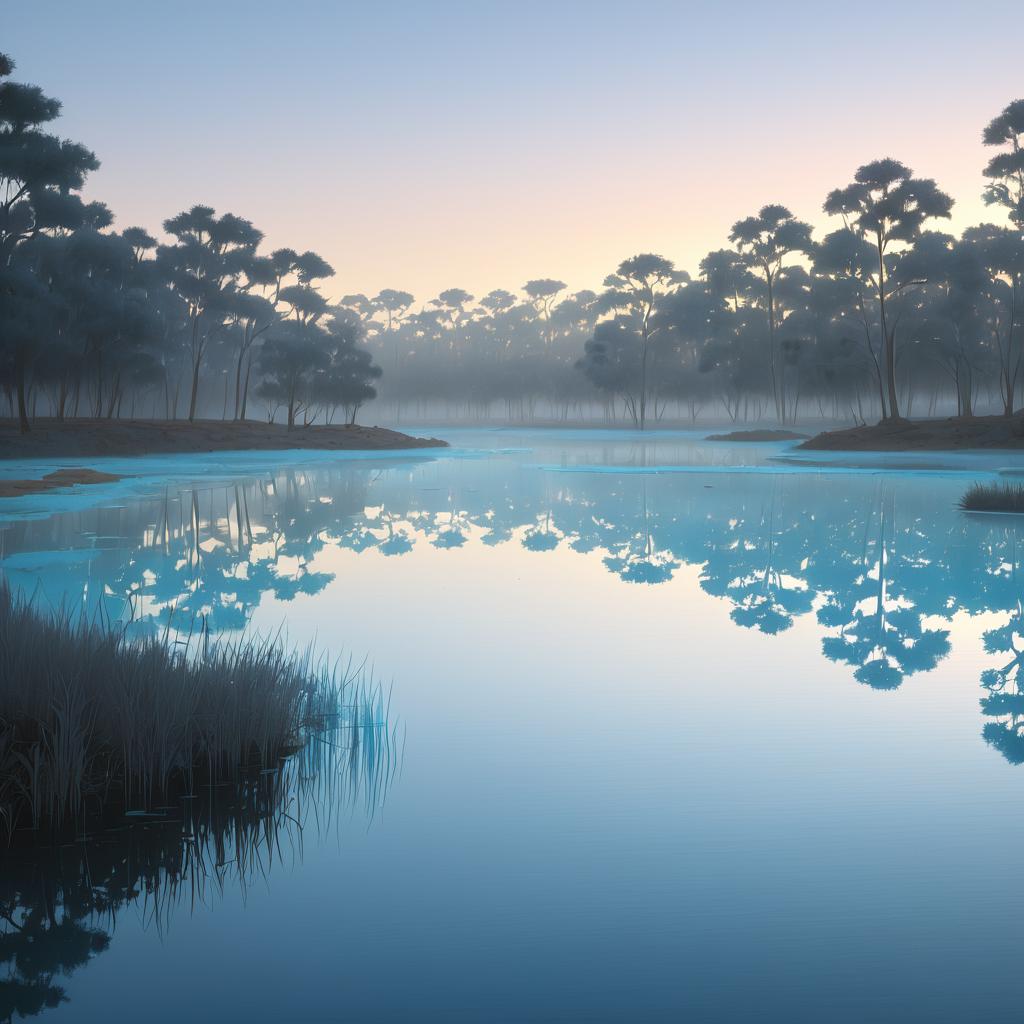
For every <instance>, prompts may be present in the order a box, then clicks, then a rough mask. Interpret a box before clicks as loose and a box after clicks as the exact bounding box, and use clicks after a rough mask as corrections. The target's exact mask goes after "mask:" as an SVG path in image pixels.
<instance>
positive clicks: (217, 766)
mask: <svg viewBox="0 0 1024 1024" xmlns="http://www.w3.org/2000/svg"><path fill="white" fill-rule="evenodd" d="M358 689H359V687H357V686H356V687H354V686H353V685H352V679H351V678H350V677H349V676H348V675H345V674H343V675H342V676H341V677H340V678H339V676H338V674H337V673H336V671H335V670H334V669H332V668H331V667H330V666H329V665H327V664H326V663H324V662H323V661H316V660H315V659H314V658H313V656H312V654H311V652H310V651H306V652H305V653H301V652H300V653H288V652H287V651H285V650H284V649H282V647H281V645H280V644H279V643H277V642H275V641H271V640H262V639H258V638H254V637H243V638H241V639H239V640H235V641H231V642H217V643H213V642H210V639H209V637H208V636H207V635H206V634H203V633H201V634H198V635H196V636H193V637H192V638H191V639H188V640H185V641H181V640H179V641H174V642H172V641H171V640H170V638H168V637H165V638H163V639H145V640H142V641H141V642H140V641H130V640H128V639H127V638H126V637H125V635H124V633H123V632H122V631H120V630H117V629H114V628H112V627H111V626H110V625H109V624H108V623H105V622H102V621H99V620H89V619H88V618H87V617H85V616H83V615H81V614H77V615H76V614H73V613H71V612H69V611H67V610H66V609H61V610H58V611H50V612H47V611H40V610H38V609H37V608H35V607H33V606H30V604H29V603H28V602H27V601H26V600H25V599H23V598H16V597H14V596H13V595H12V594H11V592H10V590H9V589H8V588H7V587H6V586H5V585H3V584H0V837H3V836H4V835H5V834H6V835H7V836H8V837H10V836H11V835H12V834H13V833H14V832H15V830H18V829H32V830H35V831H36V832H38V833H42V834H51V833H52V834H54V835H61V834H63V833H65V832H67V831H68V830H70V829H76V830H81V829H82V828H83V827H86V822H87V819H95V818H97V817H101V816H103V815H104V814H105V813H106V812H107V811H108V810H109V809H110V808H111V807H116V808H118V810H119V812H120V813H122V814H127V815H133V814H139V813H146V812H149V811H150V810H152V809H153V808H154V807H159V806H161V805H166V804H168V803H170V802H172V801H173V800H175V799H177V798H180V797H181V796H182V795H183V794H188V793H192V792H194V791H195V790H196V789H197V787H199V786H202V785H225V784H236V785H237V784H238V783H240V782H241V781H242V780H243V779H244V778H246V777H248V776H250V775H252V774H253V773H258V772H260V771H266V770H271V769H275V768H277V767H278V766H279V765H280V763H281V760H282V759H283V758H285V757H287V756H288V755H290V754H292V753H294V752H295V751H296V750H298V749H300V748H302V747H303V745H304V744H305V743H306V741H307V739H308V738H309V736H310V735H311V734H312V732H314V731H315V730H318V729H323V728H325V727H326V726H329V725H331V724H332V723H334V722H337V721H338V719H339V717H345V718H347V717H348V716H349V710H348V709H349V708H351V707H353V705H352V703H351V696H352V693H353V691H354V690H358ZM357 696H358V697H359V699H362V698H363V697H364V696H365V693H361V694H358V695H357ZM346 701H350V702H349V703H345V702H346Z"/></svg>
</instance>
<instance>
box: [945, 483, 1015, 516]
mask: <svg viewBox="0 0 1024 1024" xmlns="http://www.w3.org/2000/svg"><path fill="white" fill-rule="evenodd" d="M958 507H959V508H961V509H963V511H964V512H1024V484H972V485H971V486H970V487H969V488H968V489H967V491H966V493H965V494H964V496H963V497H962V498H961V499H960V504H959V506H958Z"/></svg>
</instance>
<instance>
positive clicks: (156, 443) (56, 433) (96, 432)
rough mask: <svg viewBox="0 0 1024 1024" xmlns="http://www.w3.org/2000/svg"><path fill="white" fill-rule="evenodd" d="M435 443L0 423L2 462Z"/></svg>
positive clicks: (431, 443) (371, 435)
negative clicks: (23, 428) (21, 428)
mask: <svg viewBox="0 0 1024 1024" xmlns="http://www.w3.org/2000/svg"><path fill="white" fill-rule="evenodd" d="M446 446H447V445H446V442H444V441H438V440H436V439H435V438H432V437H431V438H424V437H410V436H409V435H408V434H401V433H399V432H398V431H397V430H387V429H385V428H384V427H345V426H336V427H319V426H318V427H296V428H295V429H294V430H288V429H287V427H284V426H282V425H280V424H271V423H257V422H253V421H246V422H244V423H225V422H222V421H220V420H197V421H196V422H195V423H187V422H182V421H167V420H87V419H76V420H65V421H63V422H61V421H60V420H47V419H42V420H36V421H34V422H33V424H32V430H31V431H30V432H29V433H27V434H20V433H19V432H18V424H17V423H16V422H14V421H12V420H0V458H2V459H32V458H49V457H53V458H65V457H69V456H83V457H84V456H90V457H95V456H101V455H157V454H169V453H173V452H218V451H246V450H258V451H282V450H289V449H296V448H310V449H317V450H324V449H326V450H332V451H335V450H336V451H355V450H370V451H385V450H395V449H400V448H443V447H446Z"/></svg>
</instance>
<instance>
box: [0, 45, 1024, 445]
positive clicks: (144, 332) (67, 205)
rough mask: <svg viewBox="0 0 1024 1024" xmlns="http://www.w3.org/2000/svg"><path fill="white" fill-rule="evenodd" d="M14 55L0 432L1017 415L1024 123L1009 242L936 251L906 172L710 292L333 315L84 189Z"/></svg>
mask: <svg viewBox="0 0 1024 1024" xmlns="http://www.w3.org/2000/svg"><path fill="white" fill-rule="evenodd" d="M13 71H14V62H13V61H12V60H11V59H10V58H8V57H6V56H4V55H2V54H0V387H2V388H3V400H4V401H5V402H6V404H7V406H8V407H9V414H10V415H11V416H12V417H16V418H18V419H19V421H20V423H21V428H22V430H25V431H27V430H30V429H31V425H32V421H33V419H34V418H36V417H57V418H61V419H64V418H69V417H106V418H116V417H127V418H164V417H166V418H168V419H179V418H181V419H184V418H187V419H189V420H192V419H195V418H197V417H199V416H203V417H207V418H209V417H218V418H220V417H222V418H225V419H244V418H250V419H265V420H269V421H275V422H286V423H287V424H288V426H289V427H293V426H302V425H304V424H309V423H313V422H319V423H338V422H354V421H355V417H356V415H357V412H358V410H359V409H360V408H361V407H362V406H363V405H364V404H365V403H366V402H368V401H370V400H371V399H377V401H378V403H380V405H381V406H382V408H381V409H380V413H381V415H382V416H385V417H388V416H390V417H391V418H395V419H403V418H405V419H408V418H420V419H425V418H426V419H429V418H461V419H471V420H474V421H476V420H489V419H500V420H506V421H536V420H540V419H544V420H558V421H565V422H578V421H582V420H595V419H597V420H603V421H607V422H614V423H620V424H635V425H636V426H638V427H641V428H643V427H650V426H652V425H654V424H657V423H660V422H668V421H673V422H677V421H679V420H680V419H682V420H686V421H691V422H693V421H696V420H697V418H698V417H702V416H703V417H705V418H712V419H729V420H733V421H740V422H751V421H760V420H768V421H772V422H777V423H794V422H796V421H797V420H798V419H799V418H800V417H819V418H821V419H830V420H837V421H851V420H852V421H855V422H866V421H867V420H870V419H876V418H879V417H880V418H883V419H890V418H898V417H901V416H912V415H934V414H936V413H937V412H940V411H943V412H949V413H953V412H955V414H956V415H958V416H971V415H975V414H977V413H978V412H979V411H983V412H997V413H1000V414H1005V415H1011V414H1012V413H1013V412H1014V411H1015V409H1016V407H1017V404H1018V403H1019V401H1020V392H1021V387H1022V382H1021V373H1020V370H1021V357H1022V343H1024V297H1022V278H1024V149H1022V140H1024V100H1016V101H1014V102H1012V103H1010V104H1009V105H1008V106H1007V107H1006V108H1005V109H1004V110H1003V111H1002V113H1000V114H999V115H998V116H996V117H995V118H994V119H993V120H992V121H991V122H990V123H989V124H988V126H987V127H986V128H985V129H984V133H983V140H984V142H985V144H986V145H987V146H990V147H992V157H991V159H990V160H989V162H988V164H987V165H986V166H985V167H984V168H983V169H981V171H982V174H983V175H984V182H985V183H984V193H983V194H984V198H985V201H986V202H987V203H988V204H990V205H991V206H993V207H994V208H995V209H996V212H997V213H998V215H999V216H998V219H1000V220H1002V221H1003V222H1004V224H1003V225H997V224H992V223H986V224H980V225H977V226H975V227H971V228H968V229H967V230H965V231H964V232H963V234H962V236H960V237H959V238H957V237H955V236H954V235H951V234H948V233H946V232H943V231H942V230H941V227H942V223H943V221H944V220H945V219H948V218H949V216H950V211H951V209H952V206H953V200H952V199H951V198H950V197H949V196H948V195H947V194H946V193H944V192H943V191H942V190H941V189H940V188H939V187H938V185H937V184H936V183H935V182H934V181H933V180H931V179H929V178H919V177H916V176H915V175H914V173H913V172H912V171H911V170H910V168H908V167H906V166H905V165H904V164H902V163H900V162H899V161H897V160H894V159H890V158H885V159H880V160H875V161H872V162H870V163H867V164H865V165H864V166H862V167H861V168H859V169H858V170H857V171H856V173H855V174H854V175H853V177H852V180H851V181H850V182H849V183H848V184H844V185H842V186H841V187H838V188H835V189H834V190H832V191H829V192H828V193H827V194H826V196H825V198H824V203H823V212H824V213H825V214H827V215H828V216H829V217H830V218H831V220H832V222H833V225H834V227H833V230H831V231H829V232H828V233H827V234H824V235H823V236H822V237H820V238H816V237H815V234H814V231H813V230H812V227H811V225H810V224H809V223H806V222H804V221H801V220H798V219H797V217H796V216H795V215H794V214H793V213H791V212H790V210H788V209H787V208H786V207H785V206H781V205H768V206H765V207H763V208H762V209H761V210H759V211H758V212H757V213H755V214H753V215H751V216H746V217H743V218H742V219H740V220H737V221H736V223H735V224H734V225H733V227H732V230H731V232H730V234H729V238H728V242H729V245H728V246H727V247H725V248H722V249H719V250H716V251H714V252H711V253H708V255H707V256H705V257H704V259H703V260H701V262H700V265H699V267H698V268H697V270H696V273H695V274H691V273H688V272H687V271H684V270H679V269H677V268H676V267H675V265H674V264H673V262H672V261H671V260H670V259H668V258H666V257H664V256H660V255H655V254H642V255H637V256H633V257H631V258H629V259H625V260H623V262H622V263H621V264H619V266H618V267H617V268H616V269H615V271H614V273H611V274H610V275H609V276H608V277H607V278H605V280H604V282H603V284H602V287H601V290H599V291H590V290H584V291H579V292H575V293H570V292H569V291H568V289H567V287H566V285H565V284H564V283H563V282H562V281H559V280H557V279H554V278H537V279H534V280H530V281H527V282H526V283H525V284H523V285H522V287H521V288H520V289H518V290H517V291H506V290H504V289H497V290H495V291H492V292H490V293H488V294H487V295H484V296H482V297H480V298H476V297H474V296H473V295H470V294H469V293H468V292H466V291H464V290H463V289H461V288H449V289H447V290H445V291H443V292H441V294H440V295H438V296H436V297H433V298H428V299H426V300H423V299H422V298H421V299H419V300H418V299H417V297H415V296H413V295H412V294H410V293H409V292H405V291H401V290H398V289H391V288H388V289H384V290H383V291H381V292H380V293H379V294H377V295H374V296H366V295H360V294H348V295H343V296H342V297H341V298H339V299H338V300H337V301H334V302H332V301H331V300H329V299H328V298H327V297H326V296H325V294H324V289H325V287H326V283H327V282H329V281H330V280H331V279H332V278H333V276H334V270H333V269H332V268H331V266H330V265H329V264H328V263H327V262H326V261H325V260H324V259H323V258H322V257H321V256H319V255H317V254H316V253H314V252H310V251H300V250H297V249H294V250H293V249H275V250H273V251H270V252H267V251H265V246H264V245H263V235H262V232H260V231H259V229H258V228H257V227H255V226H254V225H253V224H252V223H251V222H250V221H248V220H246V219H244V218H243V217H240V216H237V215H235V214H233V213H229V212H225V213H218V212H217V211H215V210H213V209H211V208H210V207H207V206H193V207H192V208H191V209H189V210H186V211H183V212H181V213H178V214H176V215H174V216H171V217H169V218H168V219H167V220H165V221H164V223H163V225H162V230H163V241H160V240H159V239H158V238H156V237H155V236H154V235H153V234H151V233H150V232H149V231H148V230H146V229H145V228H142V227H127V228H125V229H123V230H121V231H116V230H113V229H112V227H111V225H112V224H113V220H114V218H113V214H112V213H111V211H110V210H109V209H108V207H107V206H105V205H104V204H102V203H98V202H91V203H86V202H84V201H83V200H82V198H81V197H80V194H79V193H80V191H81V189H82V187H83V185H84V184H85V181H86V178H87V176H88V174H89V173H90V172H91V171H93V170H95V169H96V168H97V167H98V166H99V164H98V161H97V159H96V157H95V155H94V154H93V153H92V152H91V151H90V150H88V149H87V148H86V147H85V146H83V145H81V144H79V143H76V142H70V141H67V140H64V139H61V138H60V137H59V136H57V135H55V134H52V133H50V132H49V131H47V126H49V125H50V123H51V122H53V121H54V120H55V119H56V118H57V117H58V116H59V114H60V103H59V102H58V101H57V100H55V99H52V98H50V97H49V96H47V95H45V93H44V92H43V91H42V90H41V89H40V88H38V87H36V86H32V85H25V84H20V83H17V82H13V81H11V80H10V76H11V75H12V72H13Z"/></svg>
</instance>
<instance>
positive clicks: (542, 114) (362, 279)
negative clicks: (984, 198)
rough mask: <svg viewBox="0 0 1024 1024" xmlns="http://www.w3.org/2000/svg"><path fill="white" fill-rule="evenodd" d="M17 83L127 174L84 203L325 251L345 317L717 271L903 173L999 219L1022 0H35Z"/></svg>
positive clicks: (22, 34) (24, 26)
mask: <svg viewBox="0 0 1024 1024" xmlns="http://www.w3.org/2000/svg"><path fill="white" fill-rule="evenodd" d="M3 20H4V28H3V38H2V40H0V49H3V50H4V51H6V52H8V53H9V54H10V55H11V56H12V57H13V58H14V60H15V61H16V63H17V65H18V67H17V70H16V72H15V76H14V78H15V80H17V81H27V82H32V83H34V84H37V85H40V86H42V87H43V88H44V90H45V91H46V92H47V93H49V94H50V95H54V96H56V97H58V98H59V99H61V100H62V101H63V104H64V110H63V115H62V118H61V119H60V121H58V122H57V130H58V131H59V133H60V134H61V135H63V136H66V137H68V138H72V139H75V140H77V141H81V142H84V143H86V144H87V145H88V146H89V147H90V148H91V149H93V150H94V151H95V153H96V155H97V156H98V157H99V159H100V161H101V164H102V166H101V168H100V170H99V171H97V172H96V173H95V174H94V175H93V176H92V177H91V179H90V181H89V184H88V187H87V190H86V195H87V197H88V198H90V199H102V200H103V201H105V202H107V203H108V204H109V205H110V206H111V207H112V209H113V210H114V213H115V215H116V218H117V220H116V224H115V226H117V227H120V228H123V227H127V226H129V225H132V224H140V225H142V226H144V227H147V228H148V229H149V230H151V231H154V232H156V231H158V229H159V226H160V224H161V222H162V221H163V220H165V219H166V218H167V217H170V216H172V215H174V214H175V213H177V212H179V211H180V210H182V209H186V208H188V207H190V206H192V205H194V204H196V203H203V204H205V205H209V206H213V207H214V208H215V209H216V210H217V211H218V212H224V211H231V212H233V213H236V214H238V215H240V216H243V217H246V218H248V219H250V220H252V221H253V223H254V224H255V225H256V226H257V227H258V228H260V229H261V230H262V231H263V232H264V233H265V235H266V242H267V247H268V248H276V247H278V246H285V245H287V246H290V247H292V248H296V249H299V250H304V249H314V250H315V251H317V252H319V253H320V254H321V255H322V256H324V257H325V258H326V259H327V260H328V261H329V262H330V263H331V264H332V265H333V266H334V268H335V270H336V271H337V274H336V276H335V277H334V278H333V279H331V281H329V282H328V283H327V285H326V287H325V291H326V292H327V293H328V295H329V296H330V297H331V298H338V297H340V296H341V295H343V294H348V293H353V292H363V293H366V294H369V295H372V294H374V293H375V292H377V291H379V290H380V289H381V288H402V289H405V290H407V291H411V292H413V294H415V295H416V297H417V299H418V300H419V301H427V300H428V299H430V298H432V297H433V296H434V295H436V294H437V293H438V292H439V291H441V290H442V289H444V288H449V287H461V288H465V289H467V290H468V291H470V292H471V293H473V294H474V295H476V296H480V295H483V294H485V293H486V292H487V291H489V290H491V289H493V288H499V287H501V288H508V289H510V290H515V289H517V288H518V287H520V286H521V285H522V284H523V283H524V282H525V281H526V280H528V279H530V278H535V277H555V278H559V279H561V280H563V281H565V282H567V283H568V285H569V286H570V287H571V288H574V289H575V288H582V287H591V288H597V287H599V286H600V283H601V281H602V280H603V278H604V277H605V275H606V274H608V273H610V272H611V271H613V270H614V268H615V266H616V265H617V264H618V263H619V262H620V261H621V260H622V259H624V258H626V257H628V256H631V255H633V254H635V253H638V252H658V253H661V254H662V255H665V256H667V257H669V258H670V259H673V260H675V261H676V264H677V265H678V266H680V267H682V268H683V269H688V270H690V271H695V270H696V266H697V263H698V262H699V260H700V259H701V257H702V256H703V255H704V254H705V253H706V252H708V251H709V250H711V249H716V248H720V247H722V246H724V245H725V244H726V243H727V237H728V234H729V229H730V227H731V225H732V224H733V223H734V222H735V221H736V220H738V219H739V218H740V217H743V216H746V215H748V214H751V213H755V212H756V211H757V210H758V209H759V208H760V206H762V205H763V204H765V203H768V202H772V203H775V202H781V203H783V204H785V205H786V206H788V207H789V208H790V209H792V210H793V212H794V213H795V214H797V216H799V217H801V218H803V219H806V220H809V221H811V222H812V223H814V224H815V226H816V227H819V228H821V229H825V230H828V229H830V228H832V227H835V226H837V225H835V224H832V223H830V222H829V220H828V219H827V218H825V217H824V215H823V214H822V213H821V204H822V201H823V199H824V197H825V195H826V193H827V192H828V191H829V190H830V189H832V188H835V187H838V186H842V185H845V184H847V183H848V182H849V181H850V180H851V178H852V176H853V172H854V171H855V170H856V168H857V167H858V166H859V165H861V164H863V163H865V162H867V161H869V160H872V159H875V158H877V157H880V156H895V157H897V158H898V159H901V160H903V161H904V162H905V163H907V164H909V165H910V166H911V167H913V169H914V170H915V171H916V172H917V173H918V174H920V175H922V176H926V177H932V178H935V179H936V180H937V181H938V182H939V184H940V186H941V187H942V188H944V189H945V190H946V191H947V192H949V193H950V194H951V195H952V196H953V197H954V198H955V200H956V202H957V205H956V207H955V212H954V218H953V221H952V225H951V227H952V228H953V229H955V230H959V229H960V228H962V227H964V226H965V225H967V224H970V223H976V222H978V221H979V220H985V219H987V220H994V219H995V220H999V219H1000V218H999V217H997V216H996V215H995V213H994V211H992V210H991V209H986V208H985V207H984V206H983V204H982V202H981V198H980V194H981V190H982V187H983V184H984V179H983V177H982V174H981V170H982V168H983V167H984V165H985V163H986V161H987V159H988V157H989V156H990V155H991V151H990V150H986V148H985V147H984V146H982V145H981V131H982V129H983V128H984V126H985V124H986V123H987V122H988V121H989V120H991V118H992V117H994V116H995V115H996V114H998V113H999V111H1000V110H1002V108H1003V107H1005V106H1006V104H1007V103H1009V102H1010V101H1011V100H1013V99H1016V98H1019V97H1022V96H1024V63H1022V61H1021V58H1020V44H1019V38H1018V35H1017V34H1016V33H1014V32H1012V31H1007V26H1012V25H1013V24H1015V23H1016V22H1017V21H1019V7H1018V5H1017V3H1009V2H1003V0H992V2H989V3H987V4H985V5H979V4H977V3H943V2H941V0H933V2H929V3H918V2H914V0H888V2H884V3H879V2H877V0H864V2H859V3H857V4H856V5H853V4H846V3H833V2H822V0H819V2H817V3H804V2H785V0H780V2H776V3H772V4H767V3H762V2H756V3H747V2H739V0H737V2H725V3H711V2H704V3H687V2H683V0H679V2H675V3H668V2H661V0H649V2H647V3H644V4H643V5H642V6H638V5H632V4H627V3H625V2H621V0H620V2H618V3H607V2H604V0H589V2H573V0H546V2H537V0H519V2H515V3H513V2H498V0H476V2H473V3H466V2H456V0H432V2H428V0H420V2H414V0H410V2H390V3H389V2H387V0H374V2H369V0H366V2H361V3H357V2H333V3H332V2H327V0H322V2H312V0H289V2H286V3H283V2H280V0H275V2H274V3H264V2H261V0H246V2H244V3H243V2H236V0H205V2H201V3H197V2H194V0H174V2H173V3H167V2H166V0H134V2H114V0H89V2H82V0H59V2H58V0H32V3H31V4H27V5H22V6H21V7H20V9H19V11H18V13H17V16H16V17H14V18H13V19H12V18H11V17H9V16H5V17H4V19H3Z"/></svg>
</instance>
